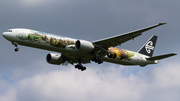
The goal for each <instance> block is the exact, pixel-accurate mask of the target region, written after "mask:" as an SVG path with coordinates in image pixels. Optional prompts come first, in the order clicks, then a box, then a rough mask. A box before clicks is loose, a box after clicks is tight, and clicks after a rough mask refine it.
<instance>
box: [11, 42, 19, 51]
mask: <svg viewBox="0 0 180 101" xmlns="http://www.w3.org/2000/svg"><path fill="white" fill-rule="evenodd" d="M12 44H13V45H14V46H15V47H16V48H15V49H14V51H15V52H17V51H19V48H18V43H16V42H12Z"/></svg>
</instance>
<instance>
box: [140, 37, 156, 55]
mask: <svg viewBox="0 0 180 101" xmlns="http://www.w3.org/2000/svg"><path fill="white" fill-rule="evenodd" d="M156 40H157V36H155V35H153V36H152V37H151V38H150V39H149V40H148V41H147V42H146V43H145V44H144V45H143V46H142V47H141V49H140V50H139V51H138V53H141V54H144V55H147V56H150V57H152V55H153V52H154V49H155V45H156Z"/></svg>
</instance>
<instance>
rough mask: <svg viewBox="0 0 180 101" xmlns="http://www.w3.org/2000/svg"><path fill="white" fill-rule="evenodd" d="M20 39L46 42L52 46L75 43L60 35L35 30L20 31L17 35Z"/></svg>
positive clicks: (64, 45) (63, 46)
mask: <svg viewBox="0 0 180 101" xmlns="http://www.w3.org/2000/svg"><path fill="white" fill-rule="evenodd" d="M16 37H17V38H19V39H20V40H29V41H32V42H46V43H48V44H50V45H51V46H55V47H60V48H65V47H66V46H68V45H74V44H75V41H74V40H69V39H65V38H60V37H58V36H52V35H50V34H43V33H38V32H33V33H30V34H25V33H19V34H17V35H16Z"/></svg>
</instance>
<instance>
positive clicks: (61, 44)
mask: <svg viewBox="0 0 180 101" xmlns="http://www.w3.org/2000/svg"><path fill="white" fill-rule="evenodd" d="M164 24H166V23H159V24H155V25H152V26H149V27H145V28H142V29H139V30H135V31H131V32H128V33H124V34H120V35H116V36H112V37H108V38H104V39H100V40H96V41H92V42H90V41H86V40H81V39H73V38H68V37H63V36H59V35H54V34H50V33H45V32H41V31H36V30H31V29H24V28H13V29H8V30H7V31H6V32H4V33H2V36H3V37H4V38H5V39H7V40H8V41H10V42H12V44H13V45H14V46H15V47H16V48H15V52H17V51H19V48H18V45H23V46H28V47H33V48H38V49H44V50H49V51H54V52H59V53H61V54H57V53H49V54H47V56H46V61H47V62H48V63H50V64H54V65H61V64H62V65H67V64H72V65H74V64H75V65H74V66H75V68H76V69H79V70H81V71H84V70H86V67H85V66H83V65H82V64H86V63H91V62H95V63H98V64H101V63H103V61H105V62H110V63H115V64H120V65H129V66H131V65H139V66H142V67H144V66H146V65H149V64H158V63H159V60H161V59H164V58H167V57H171V56H174V55H177V54H175V53H170V54H165V55H159V56H152V55H153V52H154V49H155V45H156V40H157V36H155V35H153V36H152V37H151V38H150V39H149V40H148V41H147V42H146V43H145V44H144V45H143V46H142V48H140V50H139V51H138V52H133V51H129V50H124V49H118V48H116V46H118V45H120V46H121V44H123V43H125V42H127V41H129V40H134V39H135V38H136V37H138V36H140V35H142V33H143V32H146V31H148V30H150V29H153V28H155V27H158V26H161V25H164Z"/></svg>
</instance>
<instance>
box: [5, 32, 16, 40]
mask: <svg viewBox="0 0 180 101" xmlns="http://www.w3.org/2000/svg"><path fill="white" fill-rule="evenodd" d="M2 36H3V37H4V38H5V39H7V40H11V39H12V38H14V35H13V34H12V33H9V32H4V33H2Z"/></svg>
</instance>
